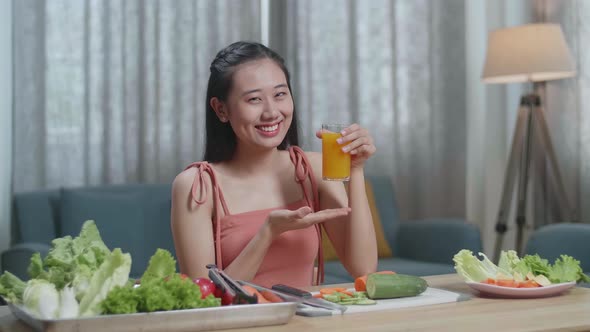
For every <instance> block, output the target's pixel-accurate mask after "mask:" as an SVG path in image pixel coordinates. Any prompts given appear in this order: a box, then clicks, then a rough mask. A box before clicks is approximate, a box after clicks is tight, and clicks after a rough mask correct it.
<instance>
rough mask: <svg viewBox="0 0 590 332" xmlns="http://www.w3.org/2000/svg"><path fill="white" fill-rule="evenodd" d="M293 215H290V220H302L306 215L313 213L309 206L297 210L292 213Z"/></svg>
mask: <svg viewBox="0 0 590 332" xmlns="http://www.w3.org/2000/svg"><path fill="white" fill-rule="evenodd" d="M292 212H293V214H292V215H291V217H292V218H299V219H301V218H304V217H305V216H307V215H308V214H310V213H312V212H313V211H312V210H311V208H310V207H309V206H304V207H300V208H299V209H297V210H295V211H292Z"/></svg>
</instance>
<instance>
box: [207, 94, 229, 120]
mask: <svg viewBox="0 0 590 332" xmlns="http://www.w3.org/2000/svg"><path fill="white" fill-rule="evenodd" d="M209 105H211V108H212V109H213V111H214V112H215V114H216V115H217V118H219V121H221V122H223V123H225V122H227V121H229V120H228V117H227V108H226V107H225V105H224V103H223V102H222V101H221V100H219V99H218V98H217V97H213V98H211V100H210V101H209Z"/></svg>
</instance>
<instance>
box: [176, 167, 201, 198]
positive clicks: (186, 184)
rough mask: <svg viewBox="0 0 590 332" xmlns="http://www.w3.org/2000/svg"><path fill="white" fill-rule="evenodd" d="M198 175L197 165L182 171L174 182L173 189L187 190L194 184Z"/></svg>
mask: <svg viewBox="0 0 590 332" xmlns="http://www.w3.org/2000/svg"><path fill="white" fill-rule="evenodd" d="M196 175H197V169H196V168H195V167H191V168H189V169H186V170H184V171H182V172H180V174H178V175H177V176H176V178H174V182H172V191H175V192H176V191H186V190H187V189H188V188H190V187H191V186H192V184H193V180H194V179H195V176H196Z"/></svg>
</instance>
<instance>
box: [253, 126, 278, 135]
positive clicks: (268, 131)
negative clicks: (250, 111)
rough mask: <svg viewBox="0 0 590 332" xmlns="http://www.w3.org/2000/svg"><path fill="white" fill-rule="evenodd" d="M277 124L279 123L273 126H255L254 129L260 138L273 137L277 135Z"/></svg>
mask: <svg viewBox="0 0 590 332" xmlns="http://www.w3.org/2000/svg"><path fill="white" fill-rule="evenodd" d="M279 124H280V123H275V124H274V125H269V126H256V129H257V130H258V132H259V133H260V134H261V135H262V136H266V137H275V136H276V135H278V134H279Z"/></svg>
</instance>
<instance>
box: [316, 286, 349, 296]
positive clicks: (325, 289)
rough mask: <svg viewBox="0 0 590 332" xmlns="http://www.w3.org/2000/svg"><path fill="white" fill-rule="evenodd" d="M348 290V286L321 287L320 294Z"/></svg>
mask: <svg viewBox="0 0 590 332" xmlns="http://www.w3.org/2000/svg"><path fill="white" fill-rule="evenodd" d="M343 291H346V288H343V287H332V288H322V289H320V294H324V295H325V294H333V293H336V292H343Z"/></svg>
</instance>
